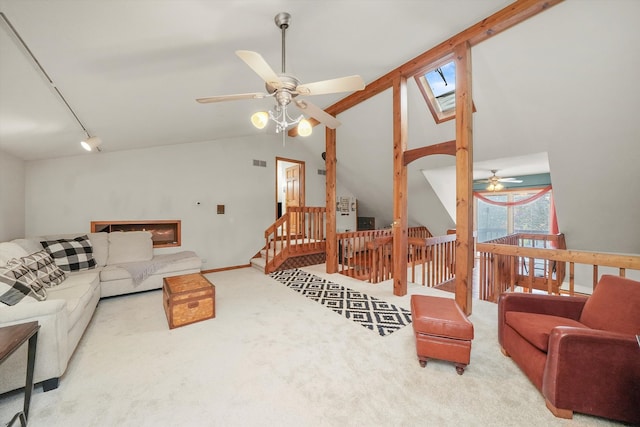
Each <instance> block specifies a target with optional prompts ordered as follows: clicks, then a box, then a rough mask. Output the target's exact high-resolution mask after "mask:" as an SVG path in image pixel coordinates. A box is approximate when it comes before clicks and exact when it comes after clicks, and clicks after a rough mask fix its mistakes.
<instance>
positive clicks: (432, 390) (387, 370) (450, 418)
mask: <svg viewBox="0 0 640 427" xmlns="http://www.w3.org/2000/svg"><path fill="white" fill-rule="evenodd" d="M304 270H305V271H309V272H311V273H313V274H315V275H317V276H320V277H324V278H328V279H329V280H331V281H333V282H336V283H339V284H341V285H343V286H346V287H349V288H352V289H355V290H360V291H362V292H365V293H367V294H368V295H370V296H374V297H376V298H379V299H382V300H385V301H388V302H390V303H393V304H395V305H397V306H401V307H405V308H410V306H409V295H411V294H430V295H440V296H447V297H451V298H452V297H453V295H452V294H450V293H447V292H443V291H438V290H434V289H429V288H424V287H422V286H419V285H414V284H409V295H407V296H405V297H396V296H394V295H393V291H392V284H391V282H389V281H388V282H384V283H381V284H377V285H371V284H367V283H363V282H359V281H357V280H353V279H349V278H347V277H344V276H340V275H338V274H335V275H328V274H326V273H324V265H320V266H313V267H307V268H304ZM207 277H208V278H209V279H210V280H211V281H212V282H213V283H214V284H215V285H216V318H215V319H211V320H207V321H203V322H199V323H195V324H192V325H188V326H184V327H181V328H177V329H173V330H169V328H168V326H167V322H166V318H165V314H164V311H163V308H162V292H161V291H151V292H146V293H141V294H135V295H127V296H122V297H115V298H109V299H105V300H101V301H100V303H99V305H98V308H97V311H96V313H95V315H94V317H93V320H92V322H91V324H90V326H89V328H88V329H87V331H86V333H85V336H84V337H83V338H82V340H81V342H80V345H79V347H78V349H77V350H76V353H75V354H74V356H73V358H72V359H71V361H70V364H69V367H68V369H67V372H66V373H65V375H64V376H63V377H62V379H61V381H60V387H59V388H58V389H56V390H54V391H50V392H47V393H43V392H42V389H41V388H40V387H38V388H36V391H35V393H34V396H33V400H32V406H31V416H30V422H29V426H32V427H45V426H46V427H52V426H65V427H68V426H73V427H75V426H83V427H88V426H602V425H612V424H613V423H611V422H609V421H607V420H603V419H600V418H595V417H590V416H586V415H580V414H576V415H575V416H574V419H573V420H560V419H557V418H555V417H554V416H553V415H551V414H550V413H549V411H548V410H547V409H546V407H545V404H544V400H543V398H542V396H541V395H540V393H539V392H538V391H537V390H536V389H535V387H534V386H533V385H532V384H531V383H530V382H529V381H528V380H527V379H526V377H525V376H524V374H522V373H521V372H520V370H519V369H518V367H517V366H516V365H515V364H514V363H513V362H512V361H511V360H510V359H509V358H506V357H504V356H503V355H502V354H501V353H500V349H499V346H498V342H497V333H496V312H497V307H496V305H494V304H491V303H486V302H482V301H478V300H474V301H473V304H474V305H473V314H472V316H471V317H470V319H471V321H472V322H473V323H474V328H475V339H474V341H473V347H472V352H471V364H470V365H469V366H468V368H467V370H466V371H465V373H464V375H462V376H459V375H457V374H456V371H455V368H454V367H453V365H452V364H450V363H447V362H440V361H430V362H429V363H428V364H427V366H426V368H421V367H420V365H419V363H418V361H417V359H416V356H415V343H414V337H413V330H412V328H411V326H410V325H409V326H407V327H404V328H402V329H401V330H399V331H397V332H394V333H393V334H391V335H388V336H385V337H382V336H380V335H379V334H378V333H377V332H375V331H372V330H369V329H366V328H364V327H362V326H361V325H359V324H357V323H355V322H353V321H351V320H349V319H346V318H345V317H343V316H341V315H338V314H336V313H334V312H333V311H331V310H330V309H328V308H326V307H324V306H322V305H320V304H318V303H317V302H315V301H312V300H310V299H307V298H305V297H304V296H302V295H300V294H299V293H297V292H295V291H293V290H291V289H289V288H287V287H286V286H285V285H283V284H281V283H279V282H277V281H275V280H273V279H271V278H269V277H268V276H265V275H264V274H261V273H260V272H259V271H258V270H256V269H253V268H245V269H239V270H231V271H226V272H220V273H212V274H208V275H207ZM21 404H22V394H21V393H14V394H10V395H8V396H4V397H2V400H0V423H2V422H7V421H8V420H9V418H10V417H11V415H12V414H13V413H14V412H15V411H17V410H18V409H19V408H20V406H21Z"/></svg>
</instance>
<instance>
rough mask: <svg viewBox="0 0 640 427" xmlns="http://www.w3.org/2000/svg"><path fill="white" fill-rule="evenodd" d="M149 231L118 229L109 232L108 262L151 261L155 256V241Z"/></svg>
mask: <svg viewBox="0 0 640 427" xmlns="http://www.w3.org/2000/svg"><path fill="white" fill-rule="evenodd" d="M151 237H152V235H151V232H149V231H116V232H112V233H109V260H108V261H107V264H109V265H111V264H122V263H128V262H139V261H149V260H150V259H151V258H153V241H152V240H151Z"/></svg>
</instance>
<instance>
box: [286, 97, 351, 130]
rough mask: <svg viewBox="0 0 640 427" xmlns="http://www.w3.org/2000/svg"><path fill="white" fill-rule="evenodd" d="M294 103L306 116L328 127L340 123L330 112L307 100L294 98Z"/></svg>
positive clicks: (331, 127) (333, 126)
mask: <svg viewBox="0 0 640 427" xmlns="http://www.w3.org/2000/svg"><path fill="white" fill-rule="evenodd" d="M295 103H296V106H297V107H298V108H299V109H301V110H302V111H303V112H304V113H306V114H307V115H308V116H311V117H313V118H314V119H316V120H317V121H319V122H320V123H323V124H324V125H325V126H326V127H328V128H330V129H335V128H337V127H338V126H340V125H341V124H342V123H340V120H338V119H336V118H335V117H333V116H332V115H331V114H329V113H327V112H326V111H324V110H323V109H322V108H320V107H317V106H316V105H313V104H312V103H310V102H309V101H302V100H296V101H295Z"/></svg>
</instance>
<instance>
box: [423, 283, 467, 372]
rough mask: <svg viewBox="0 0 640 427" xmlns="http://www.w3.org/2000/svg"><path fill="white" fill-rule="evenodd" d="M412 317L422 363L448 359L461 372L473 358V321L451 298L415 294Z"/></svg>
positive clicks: (424, 364)
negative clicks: (429, 360)
mask: <svg viewBox="0 0 640 427" xmlns="http://www.w3.org/2000/svg"><path fill="white" fill-rule="evenodd" d="M411 319H412V324H413V330H414V332H415V334H416V352H417V353H418V360H419V361H420V366H422V367H423V368H424V367H425V366H426V365H427V360H428V359H429V358H432V359H440V360H448V361H449V362H453V363H455V365H456V371H457V372H458V374H459V375H462V374H463V373H464V368H465V367H466V366H467V365H468V364H469V361H470V360H471V340H472V339H473V324H472V323H471V322H470V321H469V319H467V316H465V314H464V313H463V312H462V310H461V309H460V307H458V304H456V302H455V300H453V299H451V298H441V297H432V296H426V295H411Z"/></svg>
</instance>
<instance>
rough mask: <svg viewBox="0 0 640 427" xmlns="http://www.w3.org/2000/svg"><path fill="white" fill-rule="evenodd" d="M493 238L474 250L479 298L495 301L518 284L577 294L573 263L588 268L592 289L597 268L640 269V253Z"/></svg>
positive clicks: (621, 271)
mask: <svg viewBox="0 0 640 427" xmlns="http://www.w3.org/2000/svg"><path fill="white" fill-rule="evenodd" d="M525 238H526V236H525ZM558 239H562V240H558V242H557V244H558V245H561V244H562V242H563V237H562V238H560V237H558ZM496 240H501V242H490V243H489V242H485V243H478V244H477V245H476V250H477V251H478V252H479V254H480V274H479V276H480V278H479V297H480V299H483V300H487V301H494V302H495V301H497V300H498V297H499V296H500V294H501V293H503V292H506V291H507V290H510V291H514V290H515V287H516V286H521V287H522V288H523V290H525V291H528V292H532V290H533V289H540V290H544V291H546V292H548V293H556V294H559V293H568V294H570V295H574V294H575V293H576V291H575V285H576V283H575V272H576V270H575V264H581V265H584V266H585V267H586V268H589V267H590V268H591V273H592V274H591V275H590V276H591V289H590V290H591V291H592V290H593V288H595V286H596V284H597V283H598V280H599V279H600V271H599V267H607V268H612V269H613V270H612V271H611V273H612V274H618V275H620V276H623V277H624V276H625V274H626V270H628V269H629V270H640V256H637V255H622V254H612V253H596V252H586V251H575V250H566V249H551V248H549V247H546V248H545V247H532V246H529V247H526V246H522V245H519V244H516V243H513V242H514V240H513V237H512V236H508V238H507V237H505V238H503V239H496ZM535 240H539V239H535ZM551 240H552V239H551ZM566 263H569V283H568V290H562V289H561V287H562V285H563V282H564V275H565V266H566ZM536 264H537V265H536ZM554 265H555V266H556V269H555V272H554V271H553V266H554ZM525 266H527V270H526V275H525V274H524V272H525V270H524V267H525ZM536 274H538V276H536Z"/></svg>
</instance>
